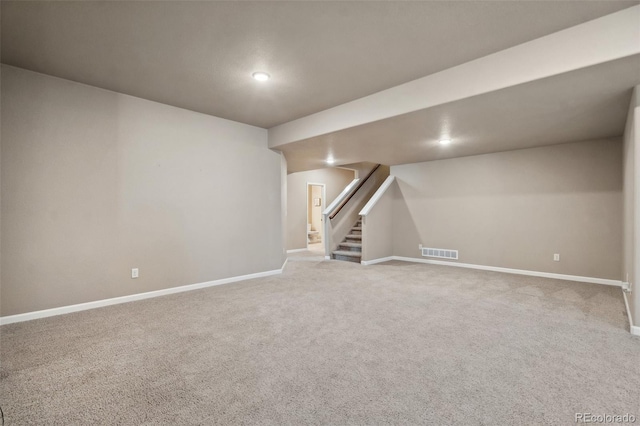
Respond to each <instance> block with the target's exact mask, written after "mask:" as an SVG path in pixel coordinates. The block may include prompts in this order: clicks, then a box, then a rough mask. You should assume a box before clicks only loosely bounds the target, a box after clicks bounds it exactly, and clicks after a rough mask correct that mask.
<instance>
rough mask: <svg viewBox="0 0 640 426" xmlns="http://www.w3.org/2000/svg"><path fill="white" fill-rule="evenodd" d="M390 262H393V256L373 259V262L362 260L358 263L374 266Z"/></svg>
mask: <svg viewBox="0 0 640 426" xmlns="http://www.w3.org/2000/svg"><path fill="white" fill-rule="evenodd" d="M390 260H394V259H393V256H388V257H380V258H378V259H373V260H362V261H360V263H361V264H362V265H375V264H376V263H382V262H388V261H390Z"/></svg>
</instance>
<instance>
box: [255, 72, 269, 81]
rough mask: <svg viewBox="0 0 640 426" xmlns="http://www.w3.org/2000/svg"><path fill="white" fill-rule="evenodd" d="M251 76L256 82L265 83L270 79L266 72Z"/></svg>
mask: <svg viewBox="0 0 640 426" xmlns="http://www.w3.org/2000/svg"><path fill="white" fill-rule="evenodd" d="M251 76H252V77H253V78H255V79H256V80H258V81H267V80H269V79H270V78H271V76H270V75H269V74H267V73H266V72H254V73H253V74H251Z"/></svg>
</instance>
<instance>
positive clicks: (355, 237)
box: [332, 219, 362, 263]
mask: <svg viewBox="0 0 640 426" xmlns="http://www.w3.org/2000/svg"><path fill="white" fill-rule="evenodd" d="M332 254H333V258H334V259H336V260H346V261H348V262H356V263H360V259H361V258H362V219H358V221H357V222H356V224H355V225H353V227H352V228H351V231H349V234H348V235H347V236H346V237H345V239H344V241H342V242H341V243H340V245H338V249H337V250H334V251H333V253H332Z"/></svg>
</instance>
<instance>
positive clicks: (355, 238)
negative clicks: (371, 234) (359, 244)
mask: <svg viewBox="0 0 640 426" xmlns="http://www.w3.org/2000/svg"><path fill="white" fill-rule="evenodd" d="M346 238H347V239H351V240H361V239H362V235H356V234H349V235H347V237H346Z"/></svg>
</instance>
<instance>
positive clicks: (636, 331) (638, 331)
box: [622, 291, 640, 336]
mask: <svg viewBox="0 0 640 426" xmlns="http://www.w3.org/2000/svg"><path fill="white" fill-rule="evenodd" d="M627 294H628V293H627V292H626V291H623V292H622V296H623V297H624V306H625V308H627V317H628V318H629V332H630V333H631V334H633V335H634V336H640V327H638V326H636V325H633V317H632V316H631V308H629V299H627Z"/></svg>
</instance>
